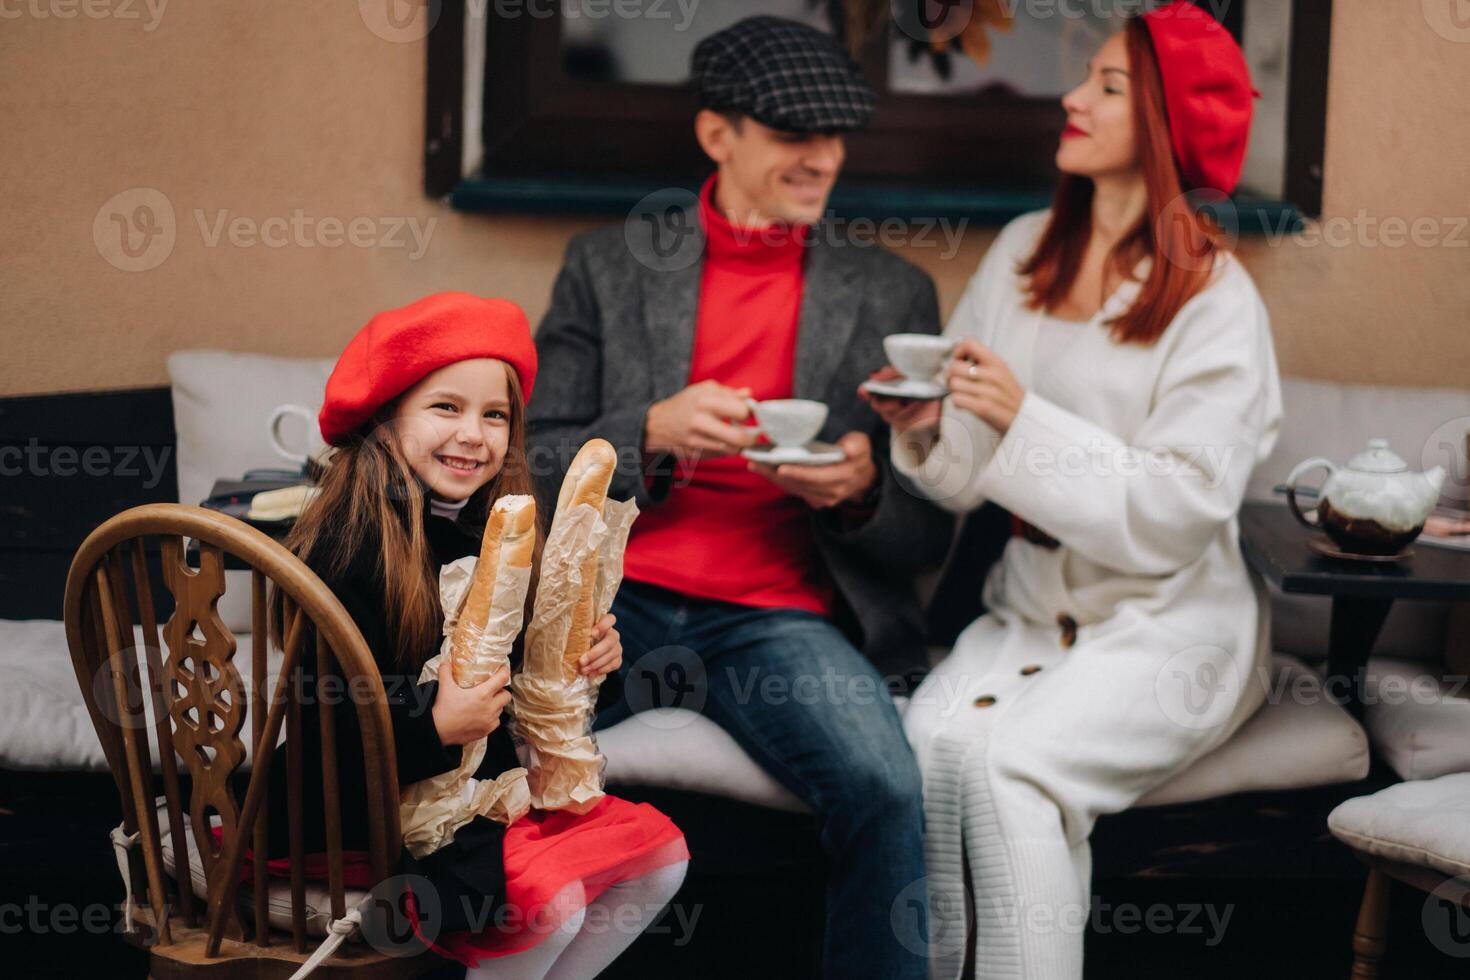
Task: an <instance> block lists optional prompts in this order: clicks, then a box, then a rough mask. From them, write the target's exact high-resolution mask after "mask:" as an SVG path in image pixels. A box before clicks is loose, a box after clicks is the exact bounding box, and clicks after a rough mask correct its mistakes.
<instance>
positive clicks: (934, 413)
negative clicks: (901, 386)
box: [858, 364, 940, 434]
mask: <svg viewBox="0 0 1470 980" xmlns="http://www.w3.org/2000/svg"><path fill="white" fill-rule="evenodd" d="M902 377H903V375H902V374H901V373H900V372H899V370H898V368H896V367H894V366H893V365H892V364H885V365H884V366H883V367H881V368H879V369H878V370H877V371H874V372H873V373H872V374H870V375H868V379H869V380H871V381H897V380H898V379H899V378H902ZM858 397H859V398H861V399H862V400H863V401H865V402H867V403H868V404H869V405H871V406H872V407H873V411H875V412H877V413H878V415H879V417H880V418H882V419H883V421H885V422H887V423H888V424H889V425H890V426H891V427H892V428H893V431H894V432H897V433H899V434H903V433H906V432H914V433H920V432H923V431H924V430H926V429H932V428H934V427H936V426H937V425H939V412H940V403H939V402H938V401H922V402H921V401H916V400H915V399H912V398H892V397H889V396H888V395H875V394H873V393H872V392H870V391H868V390H867V389H866V388H864V387H862V386H861V385H859V386H858Z"/></svg>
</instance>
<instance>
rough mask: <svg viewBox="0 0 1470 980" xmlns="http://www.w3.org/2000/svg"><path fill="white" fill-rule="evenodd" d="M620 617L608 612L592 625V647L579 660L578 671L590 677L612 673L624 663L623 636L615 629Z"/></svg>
mask: <svg viewBox="0 0 1470 980" xmlns="http://www.w3.org/2000/svg"><path fill="white" fill-rule="evenodd" d="M617 621H618V617H616V616H614V615H613V614H612V613H608V614H607V615H606V616H604V617H602V618H601V619H599V620H598V621H597V623H596V624H595V625H594V626H593V627H592V649H591V650H588V651H587V652H586V653H584V654H582V659H580V660H578V661H577V671H578V672H579V673H582V674H586V675H587V676H588V677H597V676H601V675H602V674H611V673H612V672H613V671H615V670H617V669H618V668H619V667H621V666H622V665H623V638H622V637H621V636H619V635H618V631H617V630H615V629H613V623H616V622H617Z"/></svg>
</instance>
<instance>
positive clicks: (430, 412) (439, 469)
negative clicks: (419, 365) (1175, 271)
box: [391, 357, 512, 501]
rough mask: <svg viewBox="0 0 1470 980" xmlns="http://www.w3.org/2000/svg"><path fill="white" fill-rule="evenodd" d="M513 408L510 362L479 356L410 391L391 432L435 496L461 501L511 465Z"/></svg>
mask: <svg viewBox="0 0 1470 980" xmlns="http://www.w3.org/2000/svg"><path fill="white" fill-rule="evenodd" d="M511 410H512V405H511V391H510V383H509V381H508V379H507V377H506V367H505V364H504V362H502V361H497V360H494V359H492V358H488V357H479V358H474V359H472V360H467V361H458V362H456V363H454V364H450V365H448V366H446V367H442V368H440V369H439V370H437V371H434V372H432V373H430V374H428V375H425V376H424V378H423V379H422V380H421V381H419V383H418V384H416V385H414V386H413V387H412V388H410V389H408V390H407V391H405V392H404V393H403V394H402V395H401V396H399V399H398V405H397V408H396V410H395V411H394V413H393V419H394V423H395V424H394V425H393V426H392V427H391V428H392V431H393V433H394V437H395V438H396V440H397V444H398V449H399V452H400V453H402V454H403V457H404V459H406V460H407V461H408V464H409V465H410V466H411V467H412V468H413V471H414V472H415V473H417V474H418V476H419V479H421V480H423V481H424V483H425V484H427V485H428V487H429V490H430V492H431V493H432V494H433V495H434V496H436V497H438V498H439V499H440V500H449V501H458V500H464V499H466V498H467V497H469V496H470V494H472V493H474V492H475V491H476V490H478V489H480V488H481V487H482V486H484V485H485V484H486V483H489V482H490V481H491V480H493V479H494V478H495V477H496V475H497V474H499V472H500V469H501V467H502V466H504V465H505V454H506V450H507V447H508V446H509V443H510V426H511Z"/></svg>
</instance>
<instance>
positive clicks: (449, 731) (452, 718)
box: [432, 657, 510, 745]
mask: <svg viewBox="0 0 1470 980" xmlns="http://www.w3.org/2000/svg"><path fill="white" fill-rule="evenodd" d="M509 684H510V668H509V667H502V668H500V669H499V670H497V671H496V672H495V673H493V674H491V675H490V676H489V677H487V678H486V679H485V680H483V681H481V682H480V683H479V684H476V685H475V686H474V687H460V686H459V685H458V684H456V683H455V682H454V668H453V666H452V665H451V664H450V658H448V657H445V658H444V659H443V661H441V662H440V664H439V693H438V694H437V695H435V697H434V708H433V711H432V714H433V717H434V727H435V728H436V729H438V731H439V741H440V742H442V743H443V744H445V745H468V744H470V743H471V742H474V741H477V740H478V739H482V738H484V737H485V736H486V735H489V734H490V733H491V732H493V731H495V729H497V728H499V727H500V716H501V713H502V712H504V711H505V706H506V705H508V704H510V691H509V690H508V689H507V686H508V685H509Z"/></svg>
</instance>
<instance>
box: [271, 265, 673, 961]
mask: <svg viewBox="0 0 1470 980" xmlns="http://www.w3.org/2000/svg"><path fill="white" fill-rule="evenodd" d="M535 377H536V350H535V347H534V346H533V345H532V341H531V332H530V327H529V324H528V323H527V321H526V317H525V314H524V313H522V312H521V310H520V308H519V307H517V306H516V305H515V304H514V303H510V302H508V301H506V300H498V299H481V298H478V297H474V296H469V295H466V294H463V293H441V294H437V295H433V296H429V297H426V298H424V299H422V300H419V301H418V302H416V303H412V304H410V305H409V306H406V307H404V308H403V309H400V310H393V311H389V312H386V313H381V314H379V315H378V316H376V317H374V318H373V319H372V320H371V321H370V322H369V323H368V324H367V326H365V327H364V328H363V329H362V330H361V331H360V332H359V333H358V334H357V336H356V337H354V338H353V339H352V341H351V342H350V343H349V344H348V345H347V348H346V350H345V351H343V353H342V356H341V358H340V359H339V360H338V362H337V365H336V367H335V368H334V369H333V371H332V375H331V377H330V378H329V379H328V381H327V388H326V397H325V400H324V403H323V405H322V409H321V416H320V423H321V431H322V436H323V437H324V438H325V439H326V441H327V442H328V443H330V444H331V445H333V446H336V447H337V450H336V452H335V454H334V455H333V457H332V459H331V463H330V465H329V466H328V468H327V472H326V474H325V475H324V477H323V478H322V480H321V491H320V493H319V495H318V496H317V497H316V498H315V499H314V500H313V501H312V502H311V504H310V505H308V507H307V508H306V510H305V512H304V513H303V514H302V515H301V517H300V519H299V520H298V521H297V523H296V525H295V527H294V528H293V529H292V531H291V534H290V536H289V537H288V539H287V545H288V547H290V548H291V550H292V551H293V552H294V553H295V554H297V555H298V556H299V557H301V559H302V560H303V561H305V562H306V564H307V565H309V566H310V567H311V568H312V569H313V571H315V572H316V573H317V575H318V576H320V577H321V579H322V580H323V581H324V582H325V583H326V584H327V585H328V586H329V587H330V588H331V589H332V591H333V592H334V593H335V594H336V595H337V597H338V598H339V599H340V600H341V601H342V604H343V606H344V607H346V609H347V611H348V613H350V614H351V616H352V618H353V619H354V620H355V621H356V623H357V626H358V628H359V629H360V630H361V632H362V635H363V639H364V640H366V641H367V646H368V648H369V649H370V650H371V651H372V653H373V657H374V659H375V660H376V661H377V665H378V669H379V670H380V671H381V672H382V677H383V686H384V689H385V691H386V693H387V698H388V705H389V714H390V716H391V719H392V723H393V735H394V747H395V750H396V757H397V762H398V779H399V782H400V785H401V786H407V785H408V784H410V783H414V782H417V781H419V780H422V779H426V778H428V777H431V776H435V775H438V774H440V773H444V772H448V771H451V770H453V769H455V768H457V767H458V765H459V762H460V751H461V746H464V745H466V744H470V743H473V742H474V741H475V740H477V739H479V738H482V737H485V736H489V744H488V747H487V751H486V755H485V759H484V762H483V763H482V764H481V765H480V767H479V769H478V770H477V771H476V774H475V775H476V778H479V779H493V778H494V777H496V776H497V775H499V774H501V773H503V772H505V771H506V770H508V769H511V768H514V767H516V766H518V765H519V764H520V763H519V762H518V761H517V758H516V752H515V748H514V746H513V745H512V743H511V739H510V736H509V734H508V731H507V728H506V725H505V724H504V721H505V719H504V717H503V713H504V711H505V709H506V707H507V706H508V705H509V703H510V692H509V690H508V685H509V683H510V674H509V671H502V672H501V673H500V674H498V675H497V676H494V677H492V678H490V679H489V680H487V681H485V682H484V683H483V684H480V685H479V686H477V687H473V688H469V689H461V688H460V687H459V686H458V685H456V684H455V683H454V682H453V680H452V679H451V678H450V675H449V659H448V658H445V661H444V666H443V668H442V669H441V670H440V672H439V679H438V681H437V682H432V681H431V682H429V683H427V684H423V685H420V684H418V683H417V678H418V675H419V672H420V669H421V668H422V666H423V664H424V662H425V661H426V660H428V659H429V658H430V657H432V656H433V655H434V654H435V653H437V652H438V650H439V648H440V645H441V643H442V639H443V637H442V629H443V620H444V613H443V610H442V609H440V605H439V590H438V574H439V569H440V567H441V566H442V565H445V564H448V563H449V562H452V561H454V560H455V559H457V558H461V557H464V556H465V555H472V554H474V555H478V554H479V551H480V542H481V536H482V534H483V531H484V525H485V521H486V519H487V516H488V514H489V511H490V508H491V506H492V505H493V504H494V503H495V501H496V499H497V498H499V497H500V496H502V495H503V494H529V493H531V492H532V488H531V479H530V474H529V473H528V472H527V469H526V453H525V405H526V402H527V401H528V400H529V399H530V396H531V388H532V386H533V384H534V383H535ZM540 517H541V520H540V521H539V522H538V524H539V526H538V529H537V547H536V555H537V560H536V563H535V564H536V565H539V558H540V552H541V541H542V537H543V534H544V530H543V529H544V527H545V519H546V518H547V517H549V515H546V514H544V513H543V514H542V515H540ZM533 567H534V566H533ZM534 587H535V586H534V583H533V585H532V594H533V595H534ZM279 602H280V597H279V595H276V596H273V597H272V607H273V610H274V611H275V615H274V616H273V617H272V620H273V622H272V632H273V636H274V639H275V642H276V643H277V644H278V645H279V644H280V643H281V622H280V615H279V613H280V606H279ZM527 602H528V607H529V602H530V598H529V597H528V600H527ZM528 615H529V608H528ZM313 644H314V641H313V640H312V639H311V638H308V642H307V644H306V645H305V646H304V647H303V649H306V650H311V649H314V645H313ZM517 646H519V644H517ZM518 654H519V651H518V650H517V651H516V654H515V655H517V656H518ZM312 660H313V658H308V665H307V666H305V667H303V674H304V676H303V678H302V679H301V680H300V686H299V687H298V688H297V689H298V690H299V691H302V692H307V694H308V695H310V694H311V692H315V691H316V690H317V687H316V679H315V677H314V676H313V668H312ZM621 662H622V644H621V642H620V640H619V637H618V632H617V630H615V629H614V628H613V617H612V616H607V617H605V618H604V619H603V620H602V621H601V622H599V623H597V624H596V627H595V629H594V631H593V644H592V646H591V648H590V649H589V650H588V651H587V653H586V655H585V656H583V657H582V659H581V668H580V669H581V670H582V672H583V673H585V674H589V675H601V674H607V673H609V672H610V671H613V670H616V669H617V667H618V666H619V664H620V663H621ZM340 689H341V688H339V690H340ZM323 691H324V692H325V691H326V688H325V687H323ZM323 697H326V694H325V693H323ZM303 701H304V702H305V704H304V705H303V711H302V725H301V733H302V736H303V749H304V751H303V757H304V759H305V760H307V762H306V764H307V766H308V767H310V766H311V765H313V764H314V763H315V762H316V760H320V758H321V751H320V718H319V716H318V714H317V709H316V704H317V702H318V699H317V698H316V697H314V696H306V697H303ZM332 714H333V719H334V722H335V724H336V726H337V729H338V735H337V738H336V748H337V762H338V769H339V777H338V778H339V785H340V799H342V800H343V801H344V803H345V802H347V801H353V800H364V799H367V787H366V785H365V778H366V777H365V771H364V765H363V761H362V753H361V749H360V745H359V743H360V739H361V736H360V734H359V733H358V731H357V727H356V726H357V720H356V713H355V711H354V710H352V705H351V704H350V703H348V704H345V705H343V706H340V707H338V708H337V709H336V710H334V711H333V713H332ZM317 764H319V763H317ZM314 777H316V778H314ZM271 778H272V786H271V792H270V822H271V829H270V840H271V843H272V845H273V850H277V851H279V850H280V849H283V848H284V845H285V843H286V842H287V840H288V836H287V834H288V824H287V813H288V807H289V808H294V809H298V810H300V811H302V812H304V813H306V814H307V815H308V816H307V820H306V821H305V824H306V825H307V838H306V850H307V852H308V853H312V852H316V851H321V850H325V837H324V830H323V827H322V824H323V821H322V820H320V819H317V820H313V819H311V816H312V815H313V814H316V813H321V812H322V790H321V779H320V778H319V776H318V775H317V774H315V773H313V772H311V771H310V770H308V772H307V773H306V776H305V778H304V779H303V786H304V787H305V799H304V800H302V801H300V803H299V804H298V803H297V801H295V800H288V797H287V786H286V767H285V766H284V765H277V766H275V767H274V768H273V770H272V772H271ZM342 833H343V846H344V848H347V849H356V850H366V848H367V840H368V828H367V822H366V819H365V815H364V814H363V813H362V812H361V811H360V810H358V809H356V808H354V807H351V806H344V807H343V808H342ZM688 857H689V852H688V849H687V847H686V846H685V843H684V838H683V835H682V834H681V833H680V832H679V830H678V828H676V827H675V826H674V825H673V823H671V822H670V821H669V820H668V818H667V817H665V816H664V815H663V814H661V813H659V812H658V811H657V810H655V809H654V808H653V807H650V806H648V805H647V804H638V805H635V804H632V803H629V802H627V801H625V800H620V799H617V798H616V797H612V796H608V797H605V798H604V799H603V800H602V801H601V802H599V803H598V805H597V806H596V807H595V808H593V809H592V810H591V811H590V812H589V813H587V814H585V815H582V816H577V815H574V814H570V813H563V812H555V813H542V812H536V811H533V812H532V813H531V814H529V815H527V816H525V817H522V818H521V819H519V820H517V821H515V822H514V823H513V824H511V825H510V826H509V827H505V826H503V825H501V824H499V823H497V822H495V821H493V820H490V819H487V818H485V817H477V818H475V819H474V820H473V821H472V822H471V823H469V824H467V825H466V826H464V827H462V828H460V829H459V831H458V832H456V834H455V836H454V840H453V841H452V842H451V843H450V844H448V845H447V846H445V847H443V848H441V849H440V850H439V851H436V852H435V853H434V854H432V855H429V856H428V857H426V858H424V859H422V860H414V859H413V858H412V857H411V856H410V855H408V853H407V852H406V851H405V852H404V863H403V871H404V873H406V874H413V875H417V876H421V878H422V879H427V882H428V883H429V885H428V887H425V886H424V885H423V883H422V881H419V880H415V882H414V886H413V887H414V892H415V894H414V903H415V908H416V914H415V919H416V921H417V922H418V931H419V932H420V935H421V936H422V937H423V938H425V939H428V940H429V941H430V942H431V943H432V944H433V948H434V949H435V950H436V951H437V952H439V953H441V954H443V955H444V956H447V957H450V958H452V959H455V960H458V961H459V962H461V963H463V964H465V966H467V967H468V968H469V972H468V974H467V977H469V978H476V977H489V976H494V977H495V978H497V980H520V978H527V980H529V978H541V977H548V978H552V977H554V978H558V980H561V978H568V980H569V978H577V977H586V978H590V977H594V976H596V975H597V974H598V973H599V972H600V971H601V970H602V969H604V968H605V967H606V966H607V965H608V964H610V963H611V962H612V961H613V960H614V959H615V958H616V957H617V956H618V954H619V953H621V952H622V951H623V950H624V949H625V948H626V947H627V946H628V945H629V944H631V943H632V941H633V940H634V939H635V938H637V936H638V935H639V934H640V933H641V932H642V931H643V929H644V928H645V927H646V926H647V925H648V923H649V921H650V920H651V919H652V918H653V916H654V915H656V914H657V912H658V911H659V910H660V909H662V908H663V906H665V905H666V904H667V903H668V902H669V901H670V899H672V897H673V895H674V893H675V892H676V891H677V890H678V888H679V885H680V883H681V882H682V881H683V878H684V871H685V868H686V867H687V864H688ZM426 893H427V894H426ZM594 909H595V910H596V912H597V915H595V916H593V915H592V911H593V910H594ZM614 913H615V914H614ZM589 918H591V920H592V923H595V924H596V926H597V928H592V927H590V926H589V928H587V929H583V928H582V927H583V924H584V922H587V920H588V919H589ZM608 923H613V926H612V927H608V925H607V924H608ZM472 927H473V928H472ZM476 930H478V931H476Z"/></svg>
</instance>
